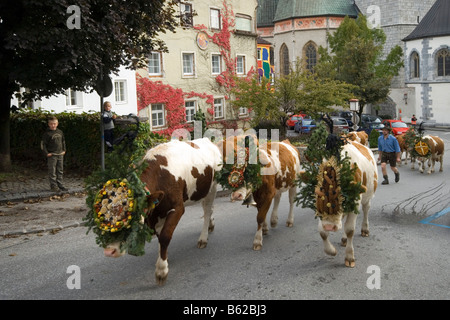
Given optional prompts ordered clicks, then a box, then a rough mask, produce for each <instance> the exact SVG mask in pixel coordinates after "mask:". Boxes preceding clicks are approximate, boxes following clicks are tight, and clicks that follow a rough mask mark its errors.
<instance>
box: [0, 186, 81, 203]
mask: <svg viewBox="0 0 450 320" xmlns="http://www.w3.org/2000/svg"><path fill="white" fill-rule="evenodd" d="M84 191H85V190H84V188H73V189H70V190H69V191H66V192H62V191H59V192H55V191H34V192H23V193H14V194H9V195H6V196H3V195H0V203H6V202H8V201H23V200H28V199H38V198H48V197H51V196H54V195H62V194H74V193H82V192H84Z"/></svg>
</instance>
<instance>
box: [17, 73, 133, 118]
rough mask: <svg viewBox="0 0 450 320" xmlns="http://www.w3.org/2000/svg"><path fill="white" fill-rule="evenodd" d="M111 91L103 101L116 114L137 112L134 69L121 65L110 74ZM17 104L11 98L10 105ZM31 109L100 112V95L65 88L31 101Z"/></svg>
mask: <svg viewBox="0 0 450 320" xmlns="http://www.w3.org/2000/svg"><path fill="white" fill-rule="evenodd" d="M110 78H111V80H112V83H113V91H112V93H111V95H110V96H108V97H105V98H104V101H109V102H111V105H112V111H113V112H114V113H116V114H118V115H128V114H130V113H134V114H137V97H136V71H134V70H129V69H126V68H125V67H121V68H120V70H119V73H118V75H117V76H116V75H114V74H111V75H110ZM13 105H15V106H19V101H18V100H17V98H14V99H12V100H11V106H13ZM31 107H32V108H33V109H38V108H41V109H43V110H48V111H51V112H54V113H61V112H75V113H82V112H91V111H94V112H100V97H99V95H98V94H97V92H96V91H93V92H92V93H86V92H80V91H75V90H72V89H68V90H66V94H65V95H62V94H59V95H55V96H52V97H50V98H42V99H41V100H36V101H33V102H32V103H31Z"/></svg>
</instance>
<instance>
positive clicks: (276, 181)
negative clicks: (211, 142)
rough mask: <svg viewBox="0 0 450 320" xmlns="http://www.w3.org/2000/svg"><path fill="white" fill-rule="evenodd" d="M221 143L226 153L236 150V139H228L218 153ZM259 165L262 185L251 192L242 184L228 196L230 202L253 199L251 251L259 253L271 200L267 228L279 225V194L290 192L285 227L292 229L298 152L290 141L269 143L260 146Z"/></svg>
mask: <svg viewBox="0 0 450 320" xmlns="http://www.w3.org/2000/svg"><path fill="white" fill-rule="evenodd" d="M237 139H239V138H237ZM254 139H256V138H254ZM232 141H234V143H232ZM223 143H226V145H227V152H229V150H230V148H236V137H234V138H233V137H231V139H230V138H228V139H227V140H226V141H225V142H220V143H219V149H221V150H224V149H223V148H224V146H223ZM231 150H233V149H231ZM223 152H225V151H223ZM224 154H225V153H224ZM225 158H226V157H225ZM259 161H260V163H261V165H262V166H263V168H262V170H261V171H262V185H261V186H260V187H259V188H258V189H256V190H252V189H250V188H249V187H248V185H246V184H245V183H243V185H242V187H240V188H239V189H238V190H236V191H234V192H232V194H231V200H232V201H242V200H245V199H246V198H247V197H248V195H249V194H250V193H252V195H253V200H254V201H255V206H256V208H257V209H258V214H257V217H256V221H257V231H256V234H255V237H254V240H253V249H254V250H261V248H262V240H263V235H265V234H267V233H268V231H269V228H268V225H267V222H266V215H267V212H268V211H269V208H270V206H271V204H272V200H274V202H273V209H272V215H271V218H270V224H271V227H272V228H274V227H276V225H277V223H278V206H279V203H280V199H281V194H282V193H283V192H286V191H289V205H290V207H289V215H288V219H287V221H286V226H287V227H292V226H293V224H294V199H295V195H296V191H297V185H296V179H297V178H298V177H297V176H298V174H300V157H299V154H298V151H297V149H296V148H295V147H294V146H292V145H291V144H290V142H289V140H284V141H283V142H269V143H267V144H263V145H260V146H259Z"/></svg>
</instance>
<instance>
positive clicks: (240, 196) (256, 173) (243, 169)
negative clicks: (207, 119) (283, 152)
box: [216, 135, 265, 205]
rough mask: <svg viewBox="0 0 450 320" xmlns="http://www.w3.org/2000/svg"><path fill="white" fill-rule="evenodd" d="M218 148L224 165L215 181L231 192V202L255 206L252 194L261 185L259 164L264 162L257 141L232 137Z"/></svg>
mask: <svg viewBox="0 0 450 320" xmlns="http://www.w3.org/2000/svg"><path fill="white" fill-rule="evenodd" d="M218 147H219V149H220V150H221V152H222V155H223V160H224V164H223V167H222V170H221V171H220V172H218V173H217V175H216V179H217V181H218V182H219V183H220V184H221V185H222V186H223V187H224V188H227V189H231V190H232V193H231V201H244V202H243V204H246V205H249V204H252V205H255V203H254V201H253V200H252V192H253V191H254V190H255V188H257V187H259V185H260V183H261V164H263V163H264V162H265V160H264V158H263V157H261V153H259V152H258V139H257V138H256V136H253V135H250V136H245V135H241V136H232V137H228V138H227V139H226V140H223V141H221V142H219V143H218ZM258 153H259V154H258ZM258 158H259V159H258Z"/></svg>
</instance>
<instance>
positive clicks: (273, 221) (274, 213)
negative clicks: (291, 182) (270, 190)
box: [263, 192, 281, 234]
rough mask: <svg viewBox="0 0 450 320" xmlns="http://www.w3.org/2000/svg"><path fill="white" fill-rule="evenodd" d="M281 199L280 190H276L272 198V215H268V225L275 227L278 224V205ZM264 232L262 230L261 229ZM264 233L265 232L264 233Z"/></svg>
mask: <svg viewBox="0 0 450 320" xmlns="http://www.w3.org/2000/svg"><path fill="white" fill-rule="evenodd" d="M280 199H281V192H277V194H276V195H275V197H274V198H273V209H272V215H271V217H270V226H271V227H272V228H275V227H276V226H277V224H278V205H279V204H280ZM263 232H264V230H263ZM264 234H266V233H264Z"/></svg>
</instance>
